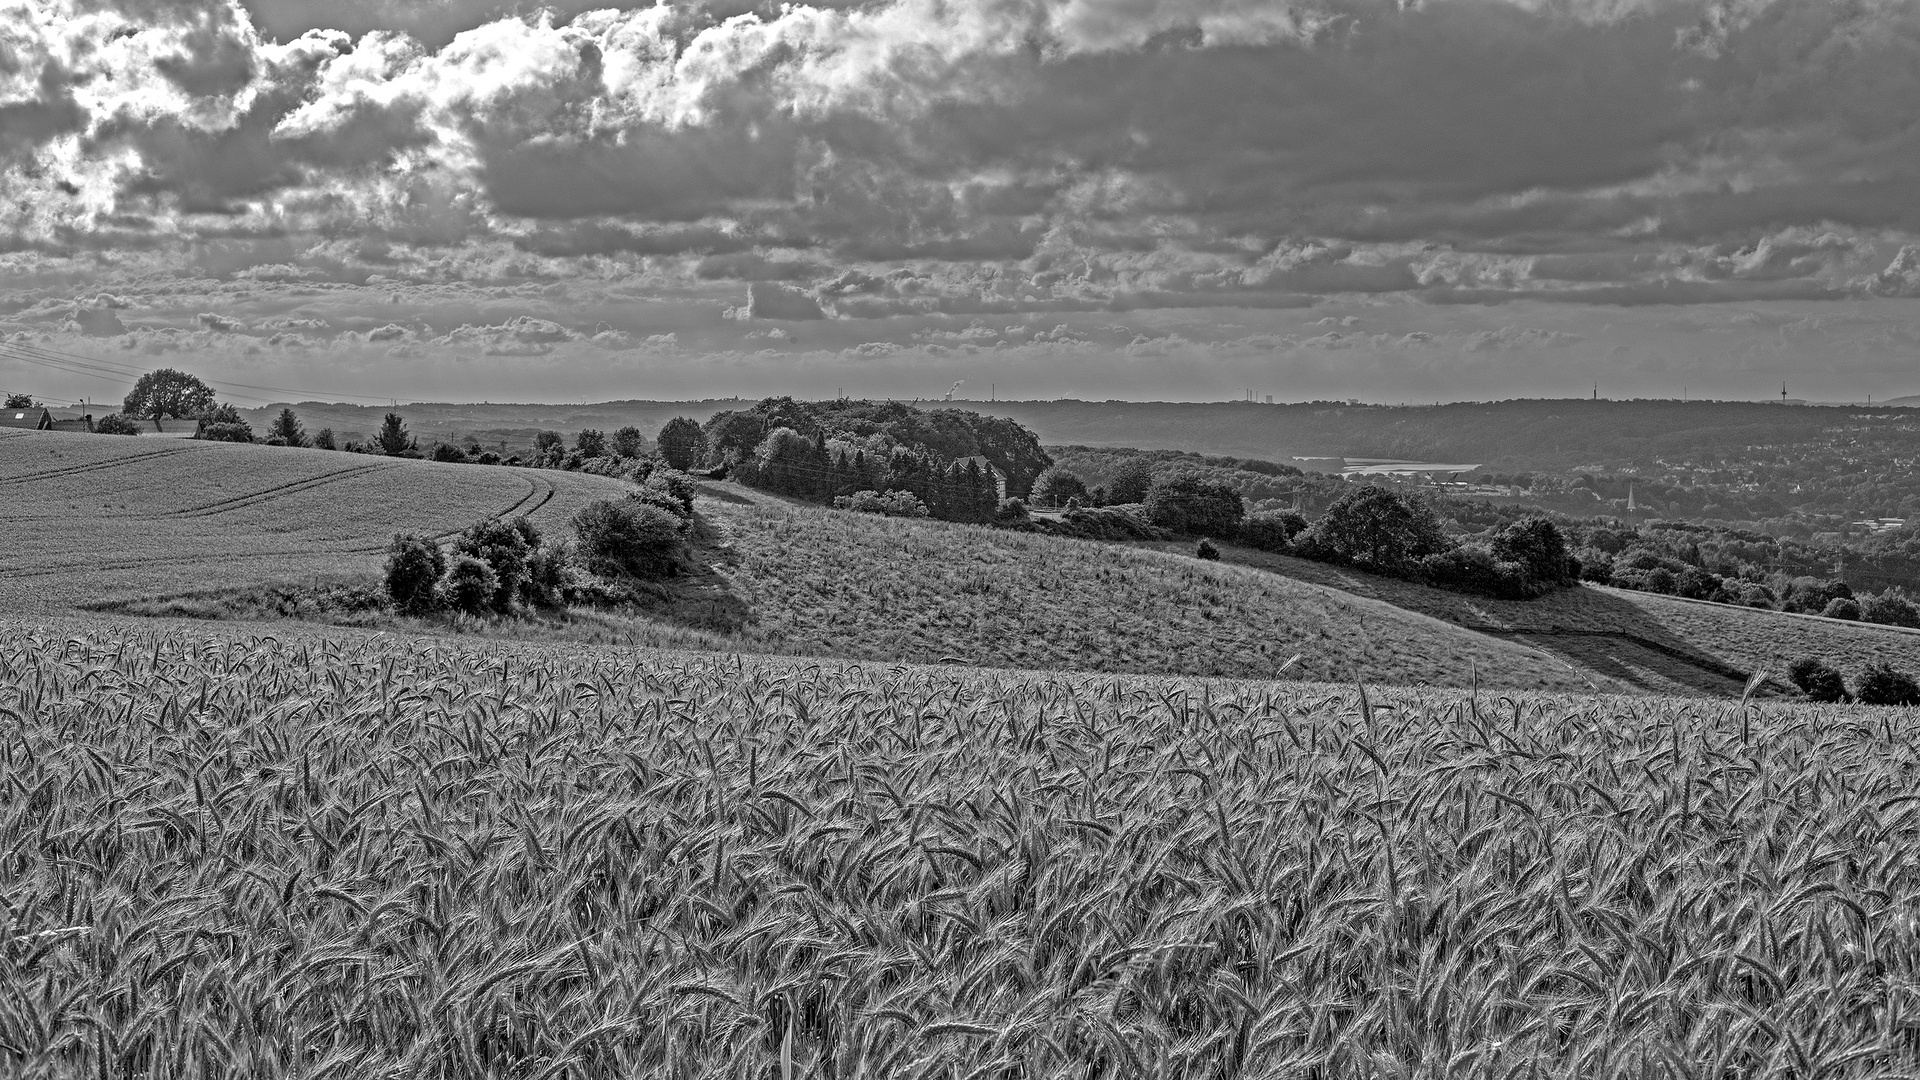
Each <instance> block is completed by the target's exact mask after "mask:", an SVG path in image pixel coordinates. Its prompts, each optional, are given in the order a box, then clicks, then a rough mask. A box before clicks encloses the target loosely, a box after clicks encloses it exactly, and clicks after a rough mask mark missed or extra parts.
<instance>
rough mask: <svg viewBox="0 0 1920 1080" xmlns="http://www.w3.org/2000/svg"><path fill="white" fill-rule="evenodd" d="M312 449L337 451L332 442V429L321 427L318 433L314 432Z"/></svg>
mask: <svg viewBox="0 0 1920 1080" xmlns="http://www.w3.org/2000/svg"><path fill="white" fill-rule="evenodd" d="M313 448H314V449H315V450H338V449H339V447H338V446H336V445H335V444H334V441H333V429H332V428H330V427H323V428H321V429H320V430H319V431H316V432H314V435H313Z"/></svg>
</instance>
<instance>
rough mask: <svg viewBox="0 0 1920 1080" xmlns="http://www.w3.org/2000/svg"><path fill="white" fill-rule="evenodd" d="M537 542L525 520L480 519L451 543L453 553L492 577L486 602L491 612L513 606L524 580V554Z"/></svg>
mask: <svg viewBox="0 0 1920 1080" xmlns="http://www.w3.org/2000/svg"><path fill="white" fill-rule="evenodd" d="M539 543H540V532H539V530H537V529H535V528H534V527H533V523H532V522H529V521H527V519H526V518H515V519H513V520H511V521H508V520H504V519H502V518H482V519H481V520H479V521H476V522H474V523H473V524H471V525H469V526H467V530H466V531H465V532H463V533H461V534H460V538H459V539H457V540H455V541H454V542H453V550H454V552H455V553H456V554H458V555H465V556H468V557H470V558H475V559H479V560H480V561H481V562H483V563H485V564H487V568H488V569H489V570H491V571H492V572H493V576H494V589H493V595H492V597H491V598H490V599H489V601H488V602H489V603H490V604H491V605H492V606H493V608H494V609H495V610H497V611H506V610H507V609H509V608H511V607H512V606H513V599H514V597H515V596H517V595H519V593H520V586H521V583H522V582H523V581H525V579H526V576H527V555H528V554H529V553H530V552H531V551H532V550H533V549H534V548H535V547H537V546H538V545H539ZM462 610H465V609H462Z"/></svg>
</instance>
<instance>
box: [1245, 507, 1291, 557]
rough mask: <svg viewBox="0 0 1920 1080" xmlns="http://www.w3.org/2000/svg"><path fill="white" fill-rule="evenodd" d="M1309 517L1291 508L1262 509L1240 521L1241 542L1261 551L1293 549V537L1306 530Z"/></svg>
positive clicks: (1286, 550) (1281, 551) (1282, 551)
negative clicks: (1302, 515) (1304, 516)
mask: <svg viewBox="0 0 1920 1080" xmlns="http://www.w3.org/2000/svg"><path fill="white" fill-rule="evenodd" d="M1306 527H1307V519H1306V518H1303V517H1301V516H1300V515H1299V514H1296V513H1294V512H1293V511H1291V510H1262V511H1260V512H1259V513H1257V514H1248V515H1247V517H1246V520H1244V521H1242V522H1241V523H1240V542H1241V543H1243V544H1245V545H1247V546H1248V547H1250V548H1258V549H1259V550H1261V551H1272V552H1280V553H1284V552H1288V551H1291V550H1293V538H1294V537H1296V536H1298V535H1300V534H1301V533H1302V532H1304V531H1305V530H1306Z"/></svg>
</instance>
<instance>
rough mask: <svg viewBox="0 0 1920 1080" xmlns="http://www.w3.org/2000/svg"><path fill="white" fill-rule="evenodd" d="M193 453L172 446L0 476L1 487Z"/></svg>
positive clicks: (184, 448) (101, 470) (104, 470)
mask: <svg viewBox="0 0 1920 1080" xmlns="http://www.w3.org/2000/svg"><path fill="white" fill-rule="evenodd" d="M191 453H193V451H192V450H191V449H189V448H187V447H184V446H170V447H168V448H167V449H165V450H149V451H147V452H145V453H140V454H128V455H127V456H125V457H117V458H113V459H112V460H110V461H95V462H92V463H89V464H86V465H68V466H65V467H62V468H58V469H47V470H44V471H41V472H35V473H21V474H20V475H18V476H0V487H8V486H11V485H15V484H31V483H36V482H38V481H41V480H58V479H61V478H62V477H67V476H78V475H80V474H82V473H90V472H106V471H108V470H111V469H118V468H120V467H121V466H123V465H132V464H135V463H137V462H143V461H152V460H154V459H156V458H163V457H172V456H174V455H176V454H191Z"/></svg>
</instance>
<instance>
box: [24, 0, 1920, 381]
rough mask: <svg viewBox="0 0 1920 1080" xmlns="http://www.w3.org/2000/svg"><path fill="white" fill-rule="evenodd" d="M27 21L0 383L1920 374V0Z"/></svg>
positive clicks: (52, 7) (1518, 0)
mask: <svg viewBox="0 0 1920 1080" xmlns="http://www.w3.org/2000/svg"><path fill="white" fill-rule="evenodd" d="M0 27H4V30H3V31H0V389H6V390H10V391H24V392H33V393H37V394H39V395H40V396H42V397H43V398H47V399H50V400H55V401H67V400H78V399H80V398H82V397H83V396H84V397H87V398H90V399H94V400H112V399H114V398H116V397H118V396H119V395H122V394H124V393H125V391H126V389H127V387H128V384H129V382H130V378H131V373H136V372H138V371H141V370H148V369H152V368H156V367H162V366H170V367H179V368H183V369H186V370H189V371H194V372H196V373H199V374H202V375H203V376H205V377H208V378H211V379H218V380H224V382H225V384H226V385H227V386H228V387H229V389H230V391H231V392H230V393H229V395H228V396H230V397H233V398H234V399H235V400H239V401H242V402H243V403H249V402H248V397H247V395H252V398H253V400H260V401H264V400H267V399H273V398H286V397H288V396H290V395H289V394H286V393H282V392H281V391H283V390H287V391H292V390H297V391H302V392H304V393H308V394H309V395H310V396H314V397H321V398H326V399H329V400H384V399H388V398H392V399H397V400H439V401H463V400H491V401H511V400H529V401H566V400H589V399H591V400H603V399H609V398H654V399H672V398H701V397H722V396H734V395H739V396H742V397H747V398H757V397H761V396H766V395H770V394H788V393H790V394H795V395H798V396H814V397H818V396H825V395H828V394H834V393H842V392H844V393H848V394H851V395H855V396H867V397H939V396H942V395H944V394H947V393H950V392H951V393H953V394H954V395H955V396H957V397H961V398H972V399H983V398H987V397H989V396H997V397H1005V398H1029V399H1031V398H1054V397H1063V396H1070V397H1081V398H1096V399H1107V398H1130V399H1164V400H1212V399H1230V398H1238V397H1241V396H1243V395H1246V394H1252V395H1255V396H1256V397H1257V398H1258V397H1264V396H1265V395H1273V396H1274V398H1275V400H1283V401H1291V400H1306V399H1316V398H1348V397H1354V398H1360V399H1363V400H1368V401H1385V402H1394V401H1437V400H1463V399H1465V400H1484V399H1490V398H1508V397H1519V396H1587V395H1588V394H1590V393H1594V392H1596V387H1597V392H1598V393H1599V394H1600V395H1601V396H1610V397H1680V396H1689V397H1725V398H1746V399H1753V398H1764V397H1769V396H1777V395H1778V393H1779V389H1780V383H1781V382H1782V381H1785V382H1786V383H1787V384H1788V386H1789V389H1790V391H1791V392H1792V395H1793V396H1794V397H1802V398H1811V399H1815V400H1858V399H1864V398H1865V397H1866V396H1867V395H1869V394H1871V395H1874V396H1875V397H1876V398H1879V399H1884V398H1887V397H1893V396H1896V395H1905V394H1915V393H1920V365H1916V364H1915V362H1914V357H1915V349H1916V344H1920V300H1917V299H1916V297H1920V4H1915V3H1912V2H1910V0H1846V2H1836V0H1717V2H1706V3H1701V2H1680V0H1399V2H1376V0H1313V2H1304V3H1283V2H1269V0H1184V2H1174V0H872V2H864V3H863V2H858V0H852V2H842V0H829V2H827V3H824V4H822V5H820V6H806V5H799V4H784V5H778V6H773V5H768V4H764V3H762V4H758V5H756V4H755V3H754V2H753V0H712V2H708V3H663V4H656V5H651V6H624V7H623V6H613V7H607V6H601V5H598V4H592V3H584V2H580V0H565V2H563V3H560V4H558V5H556V6H552V7H547V8H531V7H527V6H525V5H519V4H515V5H506V4H501V3H497V2H493V0H335V2H330V3H327V4H315V3H312V2H310V0H252V2H249V3H217V2H207V0H84V2H82V0H0ZM73 358H84V360H85V361H86V362H87V364H86V366H82V365H81V364H79V363H77V362H76V361H75V360H74V359H73ZM63 365H64V366H63ZM956 384H957V385H956ZM234 387H238V388H239V389H232V388H234Z"/></svg>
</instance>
